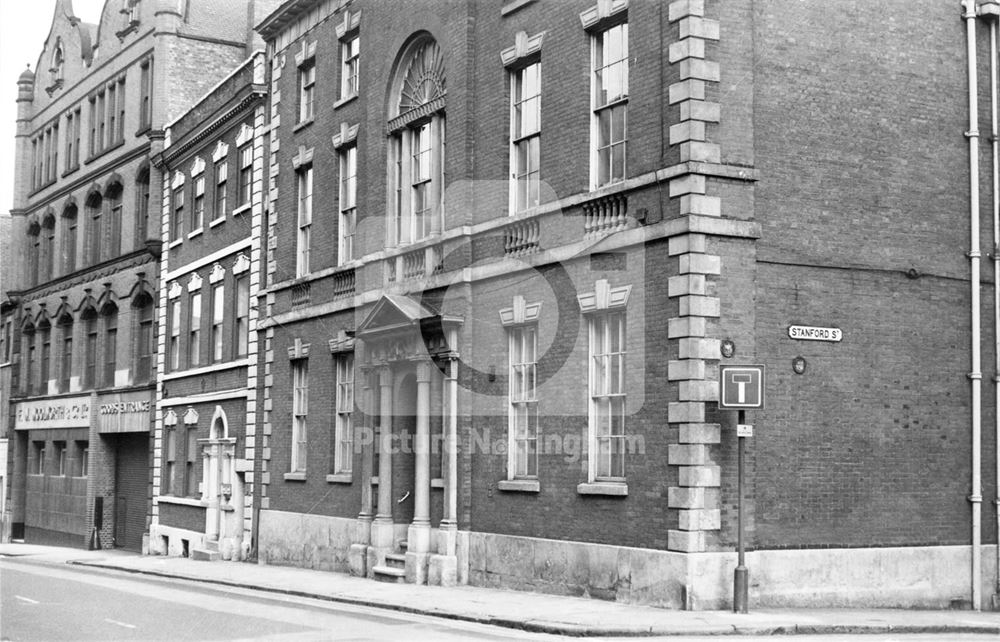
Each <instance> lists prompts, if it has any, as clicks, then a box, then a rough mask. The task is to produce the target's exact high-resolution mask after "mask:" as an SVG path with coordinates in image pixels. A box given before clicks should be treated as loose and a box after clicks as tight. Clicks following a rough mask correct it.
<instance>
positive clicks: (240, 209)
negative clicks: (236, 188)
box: [233, 203, 253, 216]
mask: <svg viewBox="0 0 1000 642" xmlns="http://www.w3.org/2000/svg"><path fill="white" fill-rule="evenodd" d="M251 207H253V206H252V205H251V204H250V203H244V204H243V205H240V206H239V207H237V208H236V209H235V210H233V216H239V215H240V214H246V213H247V212H249V211H250V208H251Z"/></svg>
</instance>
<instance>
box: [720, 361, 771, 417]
mask: <svg viewBox="0 0 1000 642" xmlns="http://www.w3.org/2000/svg"><path fill="white" fill-rule="evenodd" d="M763 407H764V366H722V367H721V368H719V408H721V409H728V410H748V409H751V410H752V409H760V408H763Z"/></svg>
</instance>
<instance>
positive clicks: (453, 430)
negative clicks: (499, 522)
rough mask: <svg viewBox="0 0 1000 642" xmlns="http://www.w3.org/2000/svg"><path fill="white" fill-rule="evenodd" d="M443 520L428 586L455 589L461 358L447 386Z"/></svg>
mask: <svg viewBox="0 0 1000 642" xmlns="http://www.w3.org/2000/svg"><path fill="white" fill-rule="evenodd" d="M444 401H445V404H444V408H443V411H442V421H443V424H442V428H443V431H444V456H445V459H444V461H443V462H442V468H443V469H444V470H443V471H442V474H443V476H444V518H443V519H442V520H441V527H440V528H439V529H438V534H437V554H436V555H432V556H431V559H430V565H429V568H428V571H427V583H428V584H435V585H440V586H454V585H455V584H457V583H458V557H457V555H456V550H455V548H456V546H455V544H456V540H457V538H458V359H457V357H455V356H451V357H449V361H448V366H447V372H446V375H445V384H444Z"/></svg>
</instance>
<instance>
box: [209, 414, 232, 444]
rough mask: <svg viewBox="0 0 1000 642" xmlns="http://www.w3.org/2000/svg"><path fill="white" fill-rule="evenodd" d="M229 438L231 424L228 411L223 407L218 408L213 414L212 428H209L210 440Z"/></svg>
mask: <svg viewBox="0 0 1000 642" xmlns="http://www.w3.org/2000/svg"><path fill="white" fill-rule="evenodd" d="M228 436H229V422H228V421H227V419H226V411H225V410H223V409H222V406H216V407H215V412H214V413H213V414H212V426H211V428H209V432H208V438H209V439H225V438H226V437H228Z"/></svg>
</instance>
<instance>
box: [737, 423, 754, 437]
mask: <svg viewBox="0 0 1000 642" xmlns="http://www.w3.org/2000/svg"><path fill="white" fill-rule="evenodd" d="M736 436H737V437H753V424H736Z"/></svg>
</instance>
